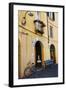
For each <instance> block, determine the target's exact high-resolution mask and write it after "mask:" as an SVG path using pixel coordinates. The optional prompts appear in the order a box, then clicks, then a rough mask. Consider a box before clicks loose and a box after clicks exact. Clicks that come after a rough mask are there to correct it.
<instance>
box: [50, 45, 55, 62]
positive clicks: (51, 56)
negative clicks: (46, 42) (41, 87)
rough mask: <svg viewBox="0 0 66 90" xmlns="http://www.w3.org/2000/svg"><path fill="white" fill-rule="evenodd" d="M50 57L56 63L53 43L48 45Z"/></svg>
mask: <svg viewBox="0 0 66 90" xmlns="http://www.w3.org/2000/svg"><path fill="white" fill-rule="evenodd" d="M50 58H51V60H53V61H54V63H56V55H55V46H54V45H53V44H51V46H50Z"/></svg>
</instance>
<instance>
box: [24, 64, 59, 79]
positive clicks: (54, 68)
mask: <svg viewBox="0 0 66 90" xmlns="http://www.w3.org/2000/svg"><path fill="white" fill-rule="evenodd" d="M48 77H58V64H52V65H50V66H47V67H46V68H44V67H42V68H39V69H38V68H36V67H35V66H34V67H33V68H32V74H31V76H29V77H25V79H29V78H48Z"/></svg>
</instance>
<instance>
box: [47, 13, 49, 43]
mask: <svg viewBox="0 0 66 90" xmlns="http://www.w3.org/2000/svg"><path fill="white" fill-rule="evenodd" d="M48 16H49V12H47V35H48V44H49V29H48Z"/></svg>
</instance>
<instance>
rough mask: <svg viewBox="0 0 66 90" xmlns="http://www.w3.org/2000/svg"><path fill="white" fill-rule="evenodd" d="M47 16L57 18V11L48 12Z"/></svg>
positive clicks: (52, 18)
mask: <svg viewBox="0 0 66 90" xmlns="http://www.w3.org/2000/svg"><path fill="white" fill-rule="evenodd" d="M47 16H49V18H50V19H51V20H53V21H54V20H55V13H54V12H47Z"/></svg>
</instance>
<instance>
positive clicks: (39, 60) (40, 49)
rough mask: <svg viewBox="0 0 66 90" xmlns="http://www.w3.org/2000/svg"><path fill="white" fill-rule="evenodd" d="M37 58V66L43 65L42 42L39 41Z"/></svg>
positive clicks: (36, 52)
mask: <svg viewBox="0 0 66 90" xmlns="http://www.w3.org/2000/svg"><path fill="white" fill-rule="evenodd" d="M35 59H36V64H35V66H36V67H41V66H42V43H41V42H40V41H37V42H36V44H35Z"/></svg>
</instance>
